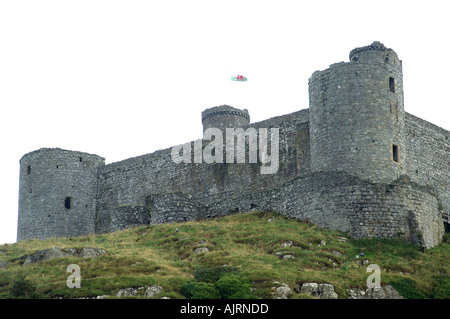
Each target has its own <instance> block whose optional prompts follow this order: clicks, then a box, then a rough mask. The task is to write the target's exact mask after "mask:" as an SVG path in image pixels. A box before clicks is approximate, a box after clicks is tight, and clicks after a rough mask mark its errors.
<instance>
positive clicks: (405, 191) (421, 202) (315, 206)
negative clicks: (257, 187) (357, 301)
mask: <svg viewBox="0 0 450 319" xmlns="http://www.w3.org/2000/svg"><path fill="white" fill-rule="evenodd" d="M250 207H253V208H254V209H257V210H260V211H261V210H262V211H275V212H278V213H280V214H282V215H284V216H287V217H292V218H296V219H300V220H304V221H309V222H312V223H314V224H316V225H318V226H319V227H323V228H328V229H334V230H339V231H343V232H348V233H349V234H350V235H351V236H352V237H354V238H377V237H378V238H398V237H401V238H406V239H408V240H410V241H412V242H415V243H417V244H418V245H419V246H421V247H425V248H429V247H433V246H435V245H437V244H439V243H440V241H441V239H442V236H443V233H444V226H443V223H442V219H441V217H440V214H439V212H438V209H437V198H436V195H435V192H434V189H433V188H431V187H424V186H420V185H418V184H416V183H413V182H411V181H410V180H409V179H408V178H407V177H406V176H402V177H401V178H400V179H399V180H397V181H395V182H394V183H390V184H385V183H371V182H369V181H367V180H362V179H360V178H358V177H356V176H352V175H349V174H347V173H345V172H316V173H312V174H308V175H305V176H301V177H298V178H296V179H294V180H293V181H290V182H288V183H286V184H285V185H283V186H282V187H280V188H277V189H272V190H269V191H265V192H260V193H254V194H243V195H242V196H239V197H235V198H226V199H223V200H222V201H218V202H216V203H213V204H211V205H209V206H208V211H209V216H211V217H216V216H221V215H222V214H229V213H237V212H240V211H249V210H250V209H249V208H250Z"/></svg>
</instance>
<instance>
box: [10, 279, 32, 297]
mask: <svg viewBox="0 0 450 319" xmlns="http://www.w3.org/2000/svg"><path fill="white" fill-rule="evenodd" d="M36 290H37V288H36V284H34V283H33V282H31V281H30V280H28V279H25V277H24V276H20V277H19V278H17V279H16V280H15V281H14V282H13V283H12V287H11V295H12V296H13V297H14V298H31V299H32V298H37V292H36Z"/></svg>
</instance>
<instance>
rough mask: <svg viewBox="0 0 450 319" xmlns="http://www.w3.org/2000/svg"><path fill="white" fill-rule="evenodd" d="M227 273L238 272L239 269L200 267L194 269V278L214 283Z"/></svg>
mask: <svg viewBox="0 0 450 319" xmlns="http://www.w3.org/2000/svg"><path fill="white" fill-rule="evenodd" d="M227 274H239V269H238V268H237V267H200V268H197V269H196V270H195V271H194V278H195V279H196V280H197V281H203V282H207V283H215V282H216V281H218V280H219V279H220V278H221V277H222V276H224V275H227Z"/></svg>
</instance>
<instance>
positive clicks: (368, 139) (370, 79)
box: [309, 42, 407, 182]
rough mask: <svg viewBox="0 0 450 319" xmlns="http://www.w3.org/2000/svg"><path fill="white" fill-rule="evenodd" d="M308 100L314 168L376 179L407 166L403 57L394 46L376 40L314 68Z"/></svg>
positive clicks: (388, 178)
mask: <svg viewBox="0 0 450 319" xmlns="http://www.w3.org/2000/svg"><path fill="white" fill-rule="evenodd" d="M309 104H310V134H311V170H312V171H338V170H342V171H347V172H348V173H350V174H354V175H357V176H359V177H360V178H363V179H367V180H370V181H373V182H390V181H393V180H395V179H397V178H398V177H399V176H400V175H401V174H404V173H405V172H406V167H405V159H406V156H407V154H406V147H405V137H404V136H405V133H404V125H405V124H404V107H403V75H402V62H401V61H400V60H399V59H398V56H397V54H396V53H395V52H394V51H393V50H392V49H388V48H386V47H385V46H384V45H383V44H382V43H380V42H373V43H372V44H371V45H368V46H365V47H361V48H356V49H354V50H352V51H351V52H350V62H347V63H344V62H341V63H336V64H332V65H331V66H330V67H329V68H328V69H326V70H324V71H316V72H314V73H313V74H312V76H311V77H310V79H309Z"/></svg>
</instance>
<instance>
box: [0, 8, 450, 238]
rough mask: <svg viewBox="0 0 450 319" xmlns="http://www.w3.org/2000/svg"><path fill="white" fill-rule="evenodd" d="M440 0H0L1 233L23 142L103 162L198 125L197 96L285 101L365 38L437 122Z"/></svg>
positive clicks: (251, 103) (446, 115)
mask: <svg viewBox="0 0 450 319" xmlns="http://www.w3.org/2000/svg"><path fill="white" fill-rule="evenodd" d="M447 3H448V1H445V0H443V1H437V0H428V1H393V0H389V1H382V0H377V1H336V0H335V1H319V0H316V1H304V2H303V1H282V0H278V1H263V0H258V1H246V0H238V1H233V0H227V1H213V0H208V1H197V0H188V1H187V0H183V1H170V0H165V1H130V0H128V1H114V0H107V1H96V0H89V1H84V0H77V1H64V0H57V1H45V0H39V1H36V0H33V1H20V0H15V1H6V0H0V123H1V125H0V150H1V156H0V170H1V178H0V244H3V243H12V242H15V241H16V234H17V210H18V189H19V159H20V158H21V157H22V155H24V154H25V153H28V152H31V151H34V150H36V149H39V148H41V147H59V148H63V149H69V150H78V151H84V152H88V153H94V154H97V155H100V156H103V157H105V158H106V162H107V163H111V162H115V161H118V160H122V159H126V158H129V157H133V156H137V155H142V154H146V153H151V152H153V151H156V150H158V149H163V148H168V147H171V146H173V145H177V144H181V143H185V142H188V141H191V140H194V139H198V138H201V136H202V124H201V111H203V110H204V109H206V108H209V107H213V106H218V105H222V104H228V105H230V106H233V107H237V108H247V109H248V110H249V112H250V117H251V121H252V122H257V121H260V120H264V119H267V118H270V117H273V116H277V115H282V114H287V113H291V112H295V111H297V110H300V109H304V108H307V107H308V78H309V77H310V76H311V74H312V73H313V72H314V71H316V70H324V69H326V68H328V66H329V65H330V64H332V63H337V62H340V61H345V62H347V61H348V55H349V52H350V51H351V50H352V49H353V48H355V47H360V46H366V45H369V44H371V43H372V42H373V41H380V42H382V43H383V44H385V45H386V46H387V47H389V48H392V49H394V50H395V51H396V52H397V54H398V56H399V58H400V59H401V60H403V76H404V90H405V110H406V111H407V112H409V113H412V114H414V115H416V116H418V117H421V118H423V119H425V120H427V121H429V122H431V123H434V124H436V125H438V126H441V127H443V128H445V129H447V130H450V122H449V119H450V105H449V97H448V94H447V93H448V92H449V90H450V86H449V84H450V83H449V82H450V81H449V80H448V77H449V76H450V60H449V52H450V50H449V49H450V44H449V40H448V39H449V30H450V22H449V21H450V19H449V18H448V4H447ZM237 74H242V75H244V76H246V77H247V78H248V81H247V82H244V83H243V82H232V81H231V80H230V78H231V76H235V75H237Z"/></svg>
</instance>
